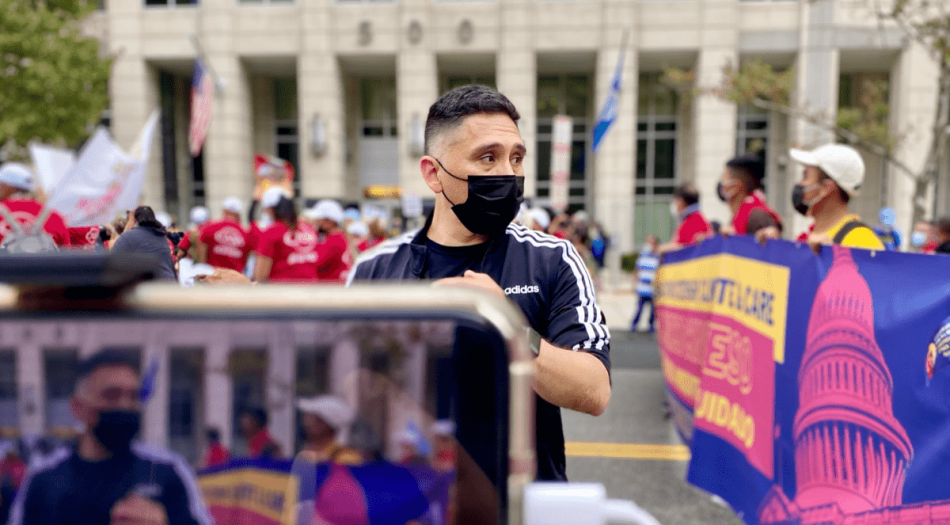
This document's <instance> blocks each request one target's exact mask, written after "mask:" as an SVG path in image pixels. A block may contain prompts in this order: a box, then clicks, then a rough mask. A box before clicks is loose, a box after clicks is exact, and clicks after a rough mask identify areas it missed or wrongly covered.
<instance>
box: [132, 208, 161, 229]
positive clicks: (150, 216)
mask: <svg viewBox="0 0 950 525" xmlns="http://www.w3.org/2000/svg"><path fill="white" fill-rule="evenodd" d="M132 217H134V218H135V223H136V224H137V225H139V226H146V227H149V228H155V229H156V230H160V231H161V232H162V233H165V227H164V226H162V223H160V222H158V219H156V218H155V212H154V211H152V208H151V206H139V207H138V208H135V211H134V212H132Z"/></svg>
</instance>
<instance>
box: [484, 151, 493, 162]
mask: <svg viewBox="0 0 950 525" xmlns="http://www.w3.org/2000/svg"><path fill="white" fill-rule="evenodd" d="M482 160H484V161H485V162H495V154H494V153H492V154H489V155H485V156H484V157H482Z"/></svg>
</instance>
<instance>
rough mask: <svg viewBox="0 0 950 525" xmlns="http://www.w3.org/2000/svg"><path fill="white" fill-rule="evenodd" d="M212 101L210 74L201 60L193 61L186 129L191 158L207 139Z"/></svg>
mask: <svg viewBox="0 0 950 525" xmlns="http://www.w3.org/2000/svg"><path fill="white" fill-rule="evenodd" d="M213 101H214V81H213V80H212V79H211V74H210V73H209V72H208V70H207V69H205V67H204V64H202V63H201V59H198V60H195V73H194V75H192V76H191V126H190V127H189V128H188V146H189V148H190V149H191V156H192V157H197V156H198V154H199V153H201V146H202V145H204V143H205V138H207V137H208V126H210V125H211V103H212V102H213Z"/></svg>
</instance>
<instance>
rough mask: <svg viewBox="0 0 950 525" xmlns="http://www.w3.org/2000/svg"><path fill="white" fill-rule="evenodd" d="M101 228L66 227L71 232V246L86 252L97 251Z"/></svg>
mask: <svg viewBox="0 0 950 525" xmlns="http://www.w3.org/2000/svg"><path fill="white" fill-rule="evenodd" d="M101 230H102V228H101V227H99V226H77V227H74V228H66V231H68V232H69V246H70V247H71V248H76V249H78V250H82V251H86V252H92V251H95V250H96V243H97V242H99V232H100V231H101Z"/></svg>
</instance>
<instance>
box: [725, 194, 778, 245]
mask: <svg viewBox="0 0 950 525" xmlns="http://www.w3.org/2000/svg"><path fill="white" fill-rule="evenodd" d="M764 197H765V195H764V194H763V193H762V192H760V191H759V190H756V191H754V192H752V195H749V196H748V197H746V198H745V200H744V201H742V205H741V206H739V211H737V212H736V216H735V217H733V218H732V227H733V228H735V230H736V235H745V234H746V233H748V231H749V215H750V214H751V213H752V212H753V211H755V210H764V211H765V212H766V213H768V214H769V215H771V216H772V218H773V219H775V222H777V223H778V224H780V225H781V224H782V218H781V217H779V216H778V214H777V213H775V211H773V210H772V208H770V207H769V205H768V204H766V203H765V198H764Z"/></svg>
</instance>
